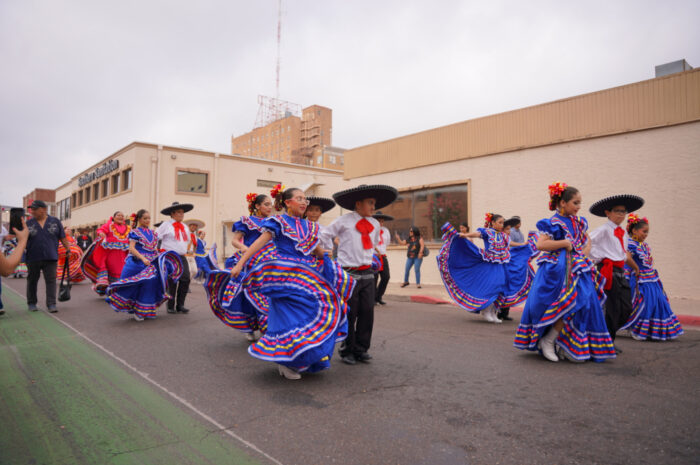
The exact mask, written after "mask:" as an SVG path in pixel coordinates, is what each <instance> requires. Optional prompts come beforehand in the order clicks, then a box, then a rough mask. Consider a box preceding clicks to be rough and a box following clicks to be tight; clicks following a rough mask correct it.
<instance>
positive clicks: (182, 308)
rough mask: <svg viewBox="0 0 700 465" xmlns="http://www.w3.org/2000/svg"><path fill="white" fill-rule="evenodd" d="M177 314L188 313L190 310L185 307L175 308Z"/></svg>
mask: <svg viewBox="0 0 700 465" xmlns="http://www.w3.org/2000/svg"><path fill="white" fill-rule="evenodd" d="M177 313H190V309H189V308H185V307H177Z"/></svg>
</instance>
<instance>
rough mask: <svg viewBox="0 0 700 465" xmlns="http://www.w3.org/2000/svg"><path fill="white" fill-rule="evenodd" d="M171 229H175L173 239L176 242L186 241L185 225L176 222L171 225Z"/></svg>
mask: <svg viewBox="0 0 700 465" xmlns="http://www.w3.org/2000/svg"><path fill="white" fill-rule="evenodd" d="M173 229H175V239H176V240H178V241H186V240H187V233H186V232H185V225H184V224H182V223H180V222H179V221H176V222H174V223H173Z"/></svg>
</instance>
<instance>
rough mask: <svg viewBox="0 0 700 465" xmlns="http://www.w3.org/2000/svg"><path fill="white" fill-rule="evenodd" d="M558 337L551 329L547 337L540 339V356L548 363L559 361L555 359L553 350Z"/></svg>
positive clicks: (555, 355)
mask: <svg viewBox="0 0 700 465" xmlns="http://www.w3.org/2000/svg"><path fill="white" fill-rule="evenodd" d="M558 335H559V332H558V331H555V330H554V328H551V329H550V330H549V332H548V333H547V335H546V336H545V337H543V338H542V339H540V349H541V350H542V355H543V356H544V358H546V359H547V360H549V361H550V362H558V361H559V357H557V353H556V351H555V350H554V341H556V340H557V336H558Z"/></svg>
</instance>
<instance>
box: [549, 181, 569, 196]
mask: <svg viewBox="0 0 700 465" xmlns="http://www.w3.org/2000/svg"><path fill="white" fill-rule="evenodd" d="M567 187H568V186H567V185H566V183H563V182H555V183H554V184H550V185H549V187H548V188H547V189H549V196H550V197H554V196H556V195H561V193H562V192H564V189H566V188H567Z"/></svg>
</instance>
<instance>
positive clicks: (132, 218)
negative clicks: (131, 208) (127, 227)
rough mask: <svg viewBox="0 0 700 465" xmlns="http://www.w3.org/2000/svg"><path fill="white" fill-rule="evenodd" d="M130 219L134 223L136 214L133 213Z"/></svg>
mask: <svg viewBox="0 0 700 465" xmlns="http://www.w3.org/2000/svg"><path fill="white" fill-rule="evenodd" d="M129 219H130V220H131V222H132V223H134V222H135V221H136V213H132V214H131V215H129Z"/></svg>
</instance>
